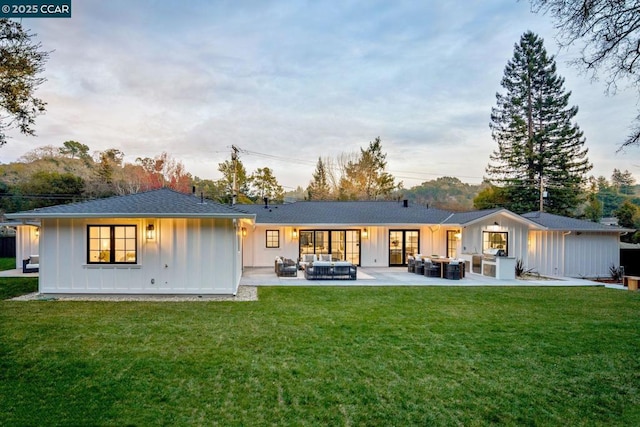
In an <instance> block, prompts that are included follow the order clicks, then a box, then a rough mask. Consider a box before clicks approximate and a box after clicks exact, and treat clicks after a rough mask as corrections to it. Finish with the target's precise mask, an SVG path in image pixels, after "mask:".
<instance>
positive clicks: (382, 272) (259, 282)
mask: <svg viewBox="0 0 640 427" xmlns="http://www.w3.org/2000/svg"><path fill="white" fill-rule="evenodd" d="M240 285H241V286H242V285H244V286H604V284H603V283H598V282H594V281H591V280H584V279H576V278H570V277H561V278H540V279H527V280H521V279H516V280H497V279H494V278H491V277H486V276H482V275H479V274H473V273H467V274H466V277H464V278H463V279H461V280H447V279H440V278H432V277H425V276H422V275H418V274H414V273H409V272H408V271H407V268H406V267H358V274H357V279H356V280H306V279H305V278H304V272H303V271H298V276H297V277H278V276H276V274H275V273H274V271H273V268H272V267H252V268H249V267H247V268H245V269H244V271H243V273H242V279H241V280H240ZM616 286H617V285H612V287H616ZM620 288H622V287H621V286H620Z"/></svg>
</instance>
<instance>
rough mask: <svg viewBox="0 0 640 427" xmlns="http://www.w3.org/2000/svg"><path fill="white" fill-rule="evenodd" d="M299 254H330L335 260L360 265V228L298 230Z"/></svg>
mask: <svg viewBox="0 0 640 427" xmlns="http://www.w3.org/2000/svg"><path fill="white" fill-rule="evenodd" d="M299 235H300V241H299V245H300V248H299V249H300V250H299V251H300V256H301V257H302V256H303V255H305V254H316V255H320V254H331V257H332V259H333V260H335V261H344V260H346V261H349V262H351V263H353V264H355V265H360V230H300V232H299Z"/></svg>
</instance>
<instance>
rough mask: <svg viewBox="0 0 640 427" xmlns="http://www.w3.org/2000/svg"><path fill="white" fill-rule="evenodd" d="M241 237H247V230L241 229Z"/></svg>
mask: <svg viewBox="0 0 640 427" xmlns="http://www.w3.org/2000/svg"><path fill="white" fill-rule="evenodd" d="M242 237H247V229H246V228H245V227H242Z"/></svg>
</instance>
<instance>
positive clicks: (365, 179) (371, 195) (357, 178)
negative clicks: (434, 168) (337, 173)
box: [338, 137, 399, 200]
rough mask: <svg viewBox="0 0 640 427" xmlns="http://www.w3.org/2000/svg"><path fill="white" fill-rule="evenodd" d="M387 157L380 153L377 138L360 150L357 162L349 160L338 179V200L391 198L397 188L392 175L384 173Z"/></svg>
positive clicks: (380, 144)
mask: <svg viewBox="0 0 640 427" xmlns="http://www.w3.org/2000/svg"><path fill="white" fill-rule="evenodd" d="M386 158H387V155H386V154H385V153H383V152H382V141H381V140H380V137H377V138H376V139H375V140H374V141H372V142H370V143H369V146H368V147H367V149H366V150H365V149H362V148H361V149H360V155H359V156H358V158H357V160H350V161H349V162H348V163H347V165H346V167H345V171H344V175H343V176H342V177H341V179H340V188H339V196H338V197H339V199H341V200H376V199H384V198H388V197H390V196H391V194H392V192H393V190H395V189H396V188H399V186H398V185H396V184H395V179H394V177H393V175H391V174H390V173H388V172H386V171H385V168H386V167H387V161H386Z"/></svg>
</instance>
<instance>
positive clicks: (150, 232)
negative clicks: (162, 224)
mask: <svg viewBox="0 0 640 427" xmlns="http://www.w3.org/2000/svg"><path fill="white" fill-rule="evenodd" d="M155 238H156V229H155V227H154V226H153V224H149V225H147V240H153V239H155Z"/></svg>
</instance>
